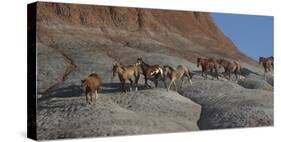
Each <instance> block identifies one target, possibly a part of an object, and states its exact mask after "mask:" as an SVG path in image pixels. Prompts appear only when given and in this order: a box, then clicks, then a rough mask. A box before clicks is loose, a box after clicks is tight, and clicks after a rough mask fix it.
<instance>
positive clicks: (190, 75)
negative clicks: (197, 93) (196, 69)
mask: <svg viewBox="0 0 281 142" xmlns="http://www.w3.org/2000/svg"><path fill="white" fill-rule="evenodd" d="M187 71H188V75H189V77H190V79H192V73H191V71H190V70H187Z"/></svg>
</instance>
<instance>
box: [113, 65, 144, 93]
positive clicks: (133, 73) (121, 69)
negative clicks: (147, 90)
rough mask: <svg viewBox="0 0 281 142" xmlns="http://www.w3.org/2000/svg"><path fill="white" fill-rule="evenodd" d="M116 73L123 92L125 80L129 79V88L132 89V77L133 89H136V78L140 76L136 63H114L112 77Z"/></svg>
mask: <svg viewBox="0 0 281 142" xmlns="http://www.w3.org/2000/svg"><path fill="white" fill-rule="evenodd" d="M116 74H118V77H119V80H120V82H121V83H122V90H123V92H125V91H126V90H125V83H126V81H127V80H129V81H130V90H132V87H133V79H135V85H136V88H135V90H136V91H137V90H138V87H137V85H138V80H139V77H140V72H139V70H138V67H137V65H129V66H123V65H119V64H114V65H113V68H112V79H113V78H114V77H115V76H116Z"/></svg>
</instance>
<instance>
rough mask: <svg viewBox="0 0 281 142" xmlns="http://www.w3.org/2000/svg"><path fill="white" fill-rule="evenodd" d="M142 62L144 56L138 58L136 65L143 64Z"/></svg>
mask: <svg viewBox="0 0 281 142" xmlns="http://www.w3.org/2000/svg"><path fill="white" fill-rule="evenodd" d="M142 63H143V60H142V58H138V59H137V62H136V65H137V66H138V65H141V64H142Z"/></svg>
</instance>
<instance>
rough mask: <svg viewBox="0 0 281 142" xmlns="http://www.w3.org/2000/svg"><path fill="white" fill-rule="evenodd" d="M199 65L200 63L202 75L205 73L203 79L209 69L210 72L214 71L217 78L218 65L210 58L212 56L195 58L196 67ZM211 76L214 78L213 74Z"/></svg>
mask: <svg viewBox="0 0 281 142" xmlns="http://www.w3.org/2000/svg"><path fill="white" fill-rule="evenodd" d="M200 65H201V68H202V76H203V77H204V73H205V79H207V71H210V73H213V71H215V76H216V78H217V79H218V80H219V76H218V65H217V63H216V61H215V60H214V59H212V58H208V59H202V58H197V67H198V68H199V66H200ZM212 77H213V78H214V75H212Z"/></svg>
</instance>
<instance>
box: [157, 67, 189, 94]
mask: <svg viewBox="0 0 281 142" xmlns="http://www.w3.org/2000/svg"><path fill="white" fill-rule="evenodd" d="M163 73H164V78H166V77H168V78H169V79H170V80H171V82H170V85H169V86H168V87H167V91H169V90H170V88H171V85H172V84H174V87H175V89H176V91H177V87H176V83H175V81H176V80H177V79H181V86H180V88H181V87H182V84H183V82H184V77H187V78H188V80H189V83H190V85H192V81H191V79H192V74H191V72H190V70H189V69H188V68H187V67H186V66H184V65H178V66H177V68H176V69H174V68H173V67H171V66H168V65H165V66H164V67H163Z"/></svg>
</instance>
